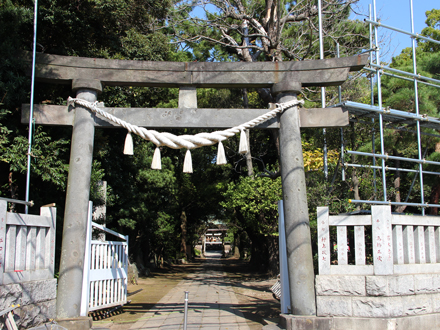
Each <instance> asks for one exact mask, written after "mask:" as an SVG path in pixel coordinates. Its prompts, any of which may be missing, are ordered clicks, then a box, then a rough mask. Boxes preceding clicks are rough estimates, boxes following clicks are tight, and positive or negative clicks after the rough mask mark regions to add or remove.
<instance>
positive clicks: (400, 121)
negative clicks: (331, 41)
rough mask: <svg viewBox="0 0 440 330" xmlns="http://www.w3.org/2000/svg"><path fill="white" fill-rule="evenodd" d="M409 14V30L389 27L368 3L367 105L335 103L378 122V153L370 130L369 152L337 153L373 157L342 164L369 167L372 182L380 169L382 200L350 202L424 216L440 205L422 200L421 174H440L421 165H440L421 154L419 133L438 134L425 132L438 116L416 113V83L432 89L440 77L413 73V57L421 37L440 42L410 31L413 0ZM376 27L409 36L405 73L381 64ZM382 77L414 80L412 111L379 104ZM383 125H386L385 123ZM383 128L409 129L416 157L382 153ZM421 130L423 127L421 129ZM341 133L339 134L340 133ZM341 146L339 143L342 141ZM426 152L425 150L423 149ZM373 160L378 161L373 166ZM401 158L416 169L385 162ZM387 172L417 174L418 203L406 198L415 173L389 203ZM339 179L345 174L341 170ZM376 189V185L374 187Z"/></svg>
mask: <svg viewBox="0 0 440 330" xmlns="http://www.w3.org/2000/svg"><path fill="white" fill-rule="evenodd" d="M409 5H410V13H411V32H407V31H404V30H401V29H398V28H395V27H392V26H388V25H385V24H382V23H381V22H380V20H378V19H377V14H376V13H377V10H376V0H373V10H372V9H371V5H369V18H368V19H365V22H366V23H368V24H369V30H370V50H369V51H370V52H371V56H370V63H369V66H368V67H367V68H365V69H366V70H367V71H368V72H369V73H370V77H371V80H370V83H371V86H370V87H371V105H368V104H363V103H356V102H340V103H339V104H337V105H335V106H341V107H343V108H344V109H346V110H347V111H348V112H349V114H350V116H351V117H352V118H351V120H352V121H359V120H364V119H365V118H369V119H371V122H368V123H369V124H373V125H374V124H375V123H376V125H377V123H378V124H379V139H380V152H378V153H376V152H375V150H374V146H375V139H376V137H375V135H374V130H373V134H372V149H373V150H372V152H371V153H367V152H359V151H350V150H346V151H344V150H343V149H342V150H341V154H343V153H344V152H345V154H348V155H356V156H361V157H371V158H372V160H373V165H362V164H351V163H346V162H344V161H342V162H343V165H344V166H343V168H344V167H357V168H366V169H372V170H373V171H374V174H373V181H374V184H375V182H376V170H380V171H381V176H382V190H383V192H382V193H383V200H350V202H351V203H365V204H379V205H395V206H400V205H402V206H403V205H405V206H413V207H418V208H421V213H422V215H425V209H426V208H428V207H440V205H438V204H429V203H426V202H425V197H424V189H423V179H424V175H440V172H434V171H425V170H423V166H424V165H428V164H429V165H435V166H438V165H440V162H435V161H428V160H426V159H425V155H423V152H422V138H421V137H422V135H427V136H434V137H440V135H438V134H435V133H430V132H426V130H436V131H440V119H439V118H435V117H429V116H427V115H425V114H420V110H419V95H418V91H419V90H418V84H425V85H427V86H431V87H433V88H440V80H437V79H433V78H431V77H426V76H422V75H420V74H419V73H418V72H417V60H416V40H419V39H420V40H424V41H429V42H432V43H436V44H440V41H438V40H434V39H431V38H428V37H425V36H422V35H420V34H417V33H415V32H414V17H413V13H414V11H413V1H412V0H409ZM379 28H383V29H388V30H392V31H395V32H398V33H402V34H405V35H408V36H409V37H410V38H411V39H412V66H413V72H406V71H402V70H397V69H394V68H391V67H389V66H386V65H383V64H382V63H381V57H380V47H379V40H378V30H379ZM382 76H390V77H393V78H398V79H402V80H406V81H412V82H413V83H414V101H415V102H414V112H408V111H401V110H395V109H391V108H389V107H383V104H382V81H381V77H382ZM374 84H376V88H377V95H376V100H375V98H374V92H373V90H374ZM385 124H386V125H385ZM386 128H391V129H395V130H401V131H406V132H412V133H414V134H415V136H416V138H417V157H415V158H407V157H398V156H391V155H388V154H387V153H386V152H385V144H384V130H385V129H386ZM422 129H425V131H423V130H422ZM341 134H342V133H341ZM342 148H343V143H342ZM425 153H426V151H425ZM376 160H378V162H379V163H380V164H379V165H376ZM389 160H393V161H396V160H398V161H402V162H404V163H415V164H417V165H416V169H414V168H400V167H389V166H388V165H387V161H389ZM389 171H400V172H413V173H417V174H418V179H419V183H420V202H418V203H410V202H408V198H409V196H410V193H411V191H412V189H413V187H414V183H415V179H416V176H415V177H414V179H413V182H412V184H411V187H410V190H409V193H408V196H407V198H406V200H405V201H404V202H392V201H390V200H388V199H387V178H386V173H387V172H389ZM342 175H343V180H344V176H345V173H344V171H343V172H342ZM375 189H376V187H375Z"/></svg>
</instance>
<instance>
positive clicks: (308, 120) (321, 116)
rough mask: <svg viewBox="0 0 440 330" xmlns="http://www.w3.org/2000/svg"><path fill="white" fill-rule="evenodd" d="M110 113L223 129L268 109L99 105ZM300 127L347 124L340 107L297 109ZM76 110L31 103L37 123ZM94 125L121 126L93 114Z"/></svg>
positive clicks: (55, 121) (25, 116)
mask: <svg viewBox="0 0 440 330" xmlns="http://www.w3.org/2000/svg"><path fill="white" fill-rule="evenodd" d="M102 109H103V110H104V111H106V112H108V113H109V114H111V115H113V116H115V117H117V118H119V119H121V120H123V121H126V122H128V123H130V124H134V125H137V126H140V127H145V128H200V129H202V128H203V129H209V128H212V129H225V128H230V127H234V126H238V125H241V124H243V123H246V122H248V121H250V120H253V119H255V118H257V117H259V116H262V115H264V114H266V113H267V112H268V111H269V110H268V109H221V108H217V109H204V108H106V107H103V108H102ZM29 111H30V106H29V104H23V105H22V112H21V122H22V123H23V124H27V123H29ZM299 114H300V125H301V127H304V128H307V127H342V126H347V125H348V123H349V120H348V112H346V111H344V110H343V109H342V108H311V109H303V108H301V109H299ZM74 115H75V110H74V109H73V108H68V107H67V106H64V105H48V104H35V105H34V119H35V123H36V124H40V125H62V126H72V125H73V118H74ZM95 126H96V127H108V128H111V127H113V128H116V127H120V126H117V125H115V124H114V123H111V122H109V121H107V120H105V119H101V118H98V117H95ZM256 128H258V129H267V128H279V120H278V118H277V117H275V118H273V119H271V120H268V121H267V122H265V123H263V124H261V125H259V126H257V127H256Z"/></svg>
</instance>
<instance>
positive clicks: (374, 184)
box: [368, 4, 377, 196]
mask: <svg viewBox="0 0 440 330" xmlns="http://www.w3.org/2000/svg"><path fill="white" fill-rule="evenodd" d="M371 15H372V14H371V4H370V5H368V17H369V18H370V20H371ZM369 29H370V49H373V38H372V35H373V25H371V24H369ZM371 64H373V57H372V56H370V65H371ZM370 89H371V95H370V97H371V105H373V106H374V81H373V77H372V76H370ZM371 123H372V124H373V129H372V133H371V140H372V143H371V146H372V148H371V149H372V153H374V154H375V153H376V144H375V142H376V137H375V128H374V118H371ZM373 166H376V158H373ZM373 190H374V196H377V185H376V168H374V169H373Z"/></svg>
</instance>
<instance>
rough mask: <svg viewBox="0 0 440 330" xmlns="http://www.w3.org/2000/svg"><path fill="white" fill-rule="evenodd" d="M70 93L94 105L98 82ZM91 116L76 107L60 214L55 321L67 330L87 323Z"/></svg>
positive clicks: (76, 84)
mask: <svg viewBox="0 0 440 330" xmlns="http://www.w3.org/2000/svg"><path fill="white" fill-rule="evenodd" d="M72 90H73V91H76V97H77V98H80V99H83V100H86V101H88V102H95V101H96V100H97V94H98V93H99V92H102V86H101V82H100V81H98V80H87V79H75V80H73V81H72ZM94 117H95V115H94V114H93V113H92V112H90V111H89V110H88V109H86V108H83V107H81V106H76V108H75V117H74V123H73V131H72V146H71V151H70V163H69V164H70V165H69V176H68V179H67V194H66V209H65V213H64V226H63V241H62V247H61V262H60V277H59V279H58V287H59V288H62V290H58V294H57V314H56V315H57V321H58V323H59V324H60V325H62V326H65V327H67V328H68V329H75V328H78V329H89V328H90V326H91V321H90V320H89V318H88V317H84V318H81V317H79V315H80V308H81V293H82V278H83V267H84V265H83V262H84V254H85V247H86V246H85V245H86V231H87V221H86V219H87V218H88V207H89V192H90V179H91V169H92V161H93V142H94V136H95V118H94Z"/></svg>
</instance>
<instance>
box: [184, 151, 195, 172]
mask: <svg viewBox="0 0 440 330" xmlns="http://www.w3.org/2000/svg"><path fill="white" fill-rule="evenodd" d="M192 172H193V165H192V159H191V151H190V150H189V149H188V150H187V151H186V154H185V160H184V161H183V173H192Z"/></svg>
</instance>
